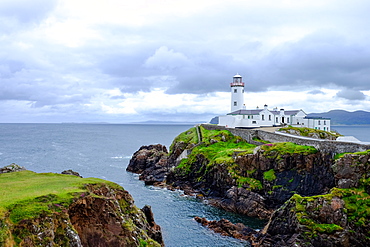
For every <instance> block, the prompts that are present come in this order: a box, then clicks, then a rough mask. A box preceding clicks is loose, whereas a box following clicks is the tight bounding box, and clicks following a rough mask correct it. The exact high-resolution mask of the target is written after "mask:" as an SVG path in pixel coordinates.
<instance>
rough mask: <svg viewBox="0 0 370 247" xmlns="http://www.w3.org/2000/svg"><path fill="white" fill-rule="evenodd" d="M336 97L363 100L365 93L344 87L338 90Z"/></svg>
mask: <svg viewBox="0 0 370 247" xmlns="http://www.w3.org/2000/svg"><path fill="white" fill-rule="evenodd" d="M336 96H337V97H339V98H343V99H347V100H364V99H366V95H365V94H364V93H363V92H361V91H357V90H351V89H344V90H341V91H339V92H338V93H337V94H336Z"/></svg>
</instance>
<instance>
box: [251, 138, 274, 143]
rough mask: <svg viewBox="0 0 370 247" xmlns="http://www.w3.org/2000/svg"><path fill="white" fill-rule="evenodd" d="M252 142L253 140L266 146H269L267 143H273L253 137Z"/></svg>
mask: <svg viewBox="0 0 370 247" xmlns="http://www.w3.org/2000/svg"><path fill="white" fill-rule="evenodd" d="M252 140H253V141H256V142H261V143H265V144H267V143H271V142H269V141H265V140H262V139H260V138H259V137H253V138H252Z"/></svg>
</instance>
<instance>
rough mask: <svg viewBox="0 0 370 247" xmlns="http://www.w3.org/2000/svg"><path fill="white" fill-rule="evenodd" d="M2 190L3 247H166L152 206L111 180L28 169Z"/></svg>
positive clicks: (9, 177)
mask: <svg viewBox="0 0 370 247" xmlns="http://www.w3.org/2000/svg"><path fill="white" fill-rule="evenodd" d="M5 170H12V171H13V170H14V169H5ZM24 181H27V182H26V183H24ZM0 187H1V188H2V191H1V197H0V198H1V199H0V246H6V247H7V246H76V247H77V246H94V247H96V246H163V240H162V235H161V229H160V227H159V226H158V225H157V224H155V222H154V219H153V214H152V212H151V209H150V207H149V206H145V207H144V208H143V209H138V208H137V207H136V206H135V205H134V200H133V198H132V197H131V195H130V194H129V193H128V192H127V191H126V190H124V189H123V188H122V187H120V186H119V185H117V184H114V183H111V182H109V181H104V180H101V179H93V178H86V179H85V178H80V177H77V176H72V175H61V174H53V173H41V174H38V173H34V172H31V171H25V170H23V171H18V172H11V173H3V174H0Z"/></svg>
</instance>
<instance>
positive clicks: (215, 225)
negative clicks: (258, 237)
mask: <svg viewBox="0 0 370 247" xmlns="http://www.w3.org/2000/svg"><path fill="white" fill-rule="evenodd" d="M194 219H195V221H196V222H198V223H200V224H202V225H203V226H206V227H208V228H210V229H211V230H213V231H214V232H216V233H219V234H221V235H222V236H227V237H232V238H237V239H242V240H249V241H250V240H251V239H254V235H255V234H257V231H255V230H254V229H252V228H250V227H247V226H245V225H244V224H242V223H236V224H233V223H231V222H230V221H229V220H225V219H221V220H219V221H216V220H212V221H209V220H207V219H206V218H200V217H195V218H194Z"/></svg>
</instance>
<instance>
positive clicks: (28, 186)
mask: <svg viewBox="0 0 370 247" xmlns="http://www.w3.org/2000/svg"><path fill="white" fill-rule="evenodd" d="M89 183H92V184H97V183H101V184H102V183H106V184H107V183H109V185H110V186H113V187H118V185H116V184H114V183H112V182H108V181H105V180H102V179H97V178H80V177H76V176H72V175H62V174H56V173H34V172H32V171H21V172H12V173H5V174H0V188H1V190H0V217H3V216H4V213H6V212H7V211H10V219H11V220H12V221H13V223H16V222H18V221H19V220H22V219H29V218H33V217H35V216H37V215H39V214H40V213H41V212H42V211H45V212H51V211H50V210H51V208H54V210H55V209H56V210H57V208H58V207H59V205H63V204H69V203H70V202H71V201H72V199H73V198H74V197H75V196H76V194H78V193H86V192H87V190H86V189H84V185H85V184H89Z"/></svg>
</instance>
